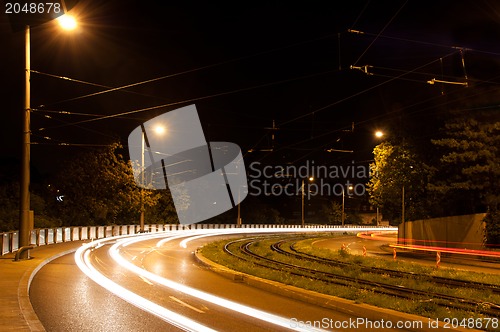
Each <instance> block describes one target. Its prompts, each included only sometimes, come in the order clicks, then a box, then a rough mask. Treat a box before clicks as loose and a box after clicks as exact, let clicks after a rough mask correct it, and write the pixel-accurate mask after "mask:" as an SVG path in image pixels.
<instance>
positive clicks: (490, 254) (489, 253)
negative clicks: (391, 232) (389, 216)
mask: <svg viewBox="0 0 500 332" xmlns="http://www.w3.org/2000/svg"><path fill="white" fill-rule="evenodd" d="M390 247H393V248H399V249H408V250H420V251H431V252H441V253H450V254H460V255H472V256H484V257H496V258H500V252H499V251H489V250H474V249H461V248H447V247H431V246H420V245H399V244H391V245H390Z"/></svg>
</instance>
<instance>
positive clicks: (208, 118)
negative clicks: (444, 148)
mask: <svg viewBox="0 0 500 332" xmlns="http://www.w3.org/2000/svg"><path fill="white" fill-rule="evenodd" d="M3 12H4V11H2V14H1V15H0V47H1V48H0V49H1V52H0V64H1V67H2V70H1V73H2V75H1V87H2V89H1V92H0V94H1V95H0V96H1V100H2V104H1V108H0V111H1V112H2V120H3V121H2V122H1V126H2V129H1V139H2V142H3V143H2V146H1V148H0V151H1V155H2V157H4V158H19V156H20V151H21V135H20V133H21V114H22V108H23V104H22V101H23V94H22V91H23V84H24V83H23V78H24V75H23V54H24V35H23V33H22V32H13V31H12V30H11V28H10V26H9V21H8V18H7V16H6V15H5V14H3ZM70 12H71V13H72V14H74V15H75V16H76V17H77V18H78V20H79V28H78V30H77V31H74V32H61V31H59V30H58V29H57V27H56V25H55V23H54V22H48V23H46V24H44V25H41V26H38V27H34V28H32V30H31V69H32V70H36V71H38V72H41V73H45V74H50V75H56V76H64V77H69V78H72V79H75V80H80V81H83V82H88V83H92V84H97V85H104V86H108V87H121V86H124V85H128V84H133V83H138V82H143V81H146V80H152V79H156V78H161V77H164V78H163V79H159V80H155V81H154V82H150V83H147V84H141V85H137V86H134V87H130V88H127V89H124V90H119V91H114V92H109V93H104V94H100V95H97V96H92V97H86V98H79V99H74V98H76V97H81V96H85V95H88V94H91V93H95V92H99V91H104V90H106V88H103V87H99V86H93V85H89V84H84V83H78V82H75V81H68V80H62V79H60V78H55V77H51V76H47V75H43V74H38V73H33V74H32V82H31V83H32V87H31V89H32V107H33V108H36V109H37V110H35V111H33V114H32V122H31V128H32V134H33V135H32V141H33V142H37V143H41V144H38V145H33V146H32V162H33V165H34V166H35V167H37V168H39V169H40V170H41V171H42V172H50V171H51V170H54V169H58V166H59V165H61V161H62V160H64V159H65V158H67V157H69V156H72V155H75V154H76V153H78V152H79V151H85V150H88V149H91V148H92V145H99V144H108V143H110V142H112V141H114V140H117V139H119V140H121V141H122V142H123V143H126V138H127V136H128V134H129V133H130V131H132V130H133V129H134V128H135V127H136V126H138V125H139V124H140V123H141V122H143V121H146V120H147V119H149V118H152V117H154V116H156V115H159V114H161V113H164V112H166V111H168V110H172V109H175V108H178V107H182V106H186V105H189V104H193V103H195V104H196V106H197V108H198V112H199V116H200V119H201V121H202V125H203V127H204V129H205V135H206V137H207V140H210V141H230V142H234V143H237V144H238V145H240V147H241V148H242V150H243V151H247V150H249V149H254V150H255V152H253V153H250V154H247V155H246V156H245V159H246V160H247V162H248V161H249V160H260V161H263V162H269V163H281V164H284V163H295V164H300V163H303V162H305V161H306V160H319V161H320V162H325V163H342V162H344V163H346V162H350V161H351V160H355V161H356V162H358V161H362V160H366V159H370V158H371V154H370V152H371V150H372V149H373V147H374V146H375V145H376V144H377V141H376V140H375V139H374V138H373V135H372V133H373V131H374V130H375V129H378V128H383V129H384V128H385V129H386V130H391V131H393V134H395V133H394V132H395V131H396V130H401V129H407V131H406V132H405V133H404V134H406V135H411V136H413V137H414V138H416V139H417V140H418V138H419V137H418V136H419V135H421V136H422V139H424V138H427V139H428V135H429V132H430V131H432V130H435V127H436V126H437V125H438V124H439V121H441V120H442V119H440V118H439V114H442V111H443V110H444V109H446V108H447V107H451V105H454V102H456V100H459V99H460V98H464V97H463V96H465V95H468V94H473V93H471V92H470V91H475V90H473V89H479V88H481V87H484V86H489V85H492V86H495V85H497V84H498V82H500V61H499V60H500V2H499V1H495V0H477V1H438V0H437V1H421V0H408V1H404V0H394V1H375V0H372V1H368V0H363V1H343V2H340V1H307V2H306V1H302V2H298V1H262V2H259V1H232V2H229V1H227V2H218V1H210V2H208V1H176V2H172V1H168V2H165V3H162V2H159V1H128V0H125V1H124V0H111V1H89V0H80V1H78V2H77V3H76V5H75V6H74V8H73V9H72V10H71V11H70ZM348 29H352V30H357V31H362V32H364V34H357V33H349V32H348ZM457 47H463V48H467V50H465V51H464V61H465V70H466V71H465V72H464V67H463V65H462V58H461V55H460V50H459V49H458V48H457ZM351 65H354V66H356V67H361V66H365V65H369V66H373V67H370V68H369V70H368V72H369V73H371V74H373V75H366V74H365V73H363V72H362V71H361V70H356V69H354V70H352V69H350V66H351ZM465 73H466V74H467V77H468V81H469V83H470V87H468V88H465V87H463V86H460V85H451V84H444V85H443V84H435V85H430V84H427V83H426V82H427V81H428V80H431V79H432V78H436V79H442V80H446V81H453V82H464V81H465ZM485 81H488V83H486V82H485ZM466 89H467V92H464V90H466ZM478 91H479V90H478ZM41 105H45V106H44V107H42V106H41ZM161 105H166V106H164V107H156V106H161ZM150 107H154V108H153V109H152V110H148V111H141V112H135V113H133V114H129V115H125V116H119V117H113V118H108V119H98V117H92V116H87V115H79V114H77V113H84V114H95V115H117V114H122V113H125V112H130V111H134V110H141V109H146V108H150ZM57 111H64V112H70V113H72V114H58V113H55V112H57ZM47 116H50V118H47ZM90 119H93V121H90V122H81V121H87V120H90ZM273 120H274V121H275V124H276V127H277V128H278V130H276V131H275V140H274V143H273V142H272V139H271V130H270V129H269V128H270V127H272V124H273ZM78 122H80V123H78ZM75 123H77V124H75ZM352 123H354V131H351V129H352ZM40 128H47V129H46V130H42V131H41V130H40ZM44 137H49V138H50V140H48V139H46V138H44ZM57 143H69V144H70V145H69V146H60V145H57ZM71 144H83V145H87V144H88V145H89V146H72V145H71ZM273 146H274V149H273V152H272V153H270V152H265V151H259V150H269V149H270V148H271V147H273ZM331 148H333V149H344V150H353V151H354V153H353V154H346V153H328V152H326V151H325V150H327V149H331Z"/></svg>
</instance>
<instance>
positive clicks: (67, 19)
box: [57, 14, 77, 30]
mask: <svg viewBox="0 0 500 332" xmlns="http://www.w3.org/2000/svg"><path fill="white" fill-rule="evenodd" d="M57 21H58V22H59V25H60V26H61V27H62V28H63V29H64V30H73V29H75V28H76V26H77V24H76V20H75V18H74V17H73V16H71V15H68V14H64V15H62V16H59V17H58V18H57Z"/></svg>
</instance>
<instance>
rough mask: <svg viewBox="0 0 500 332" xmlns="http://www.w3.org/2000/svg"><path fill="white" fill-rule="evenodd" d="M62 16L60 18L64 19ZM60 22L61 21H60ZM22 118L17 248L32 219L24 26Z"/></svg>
mask: <svg viewBox="0 0 500 332" xmlns="http://www.w3.org/2000/svg"><path fill="white" fill-rule="evenodd" d="M64 16H66V15H63V16H61V17H64ZM60 22H61V21H60ZM63 22H65V26H66V28H65V29H66V30H68V28H69V27H70V26H72V28H73V29H74V28H75V27H76V21H75V20H74V19H73V24H70V23H69V22H70V20H69V19H68V17H66V18H65V19H63ZM24 42H25V46H24V52H25V53H24V60H25V68H24V79H25V81H24V82H25V85H24V117H23V148H22V149H23V151H22V156H21V184H20V197H19V200H20V204H19V241H18V243H19V244H18V246H19V248H22V247H25V246H29V245H30V242H31V241H30V234H31V230H32V229H33V226H34V225H33V224H32V219H31V218H30V177H31V175H30V154H31V149H30V148H31V146H30V145H31V138H30V135H31V129H30V112H31V86H30V76H31V68H30V67H31V63H30V62H31V61H30V59H31V56H30V26H29V25H26V27H25V29H24ZM19 257H20V258H22V259H26V258H28V251H23V252H21V254H20V256H19Z"/></svg>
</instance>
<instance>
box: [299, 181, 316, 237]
mask: <svg viewBox="0 0 500 332" xmlns="http://www.w3.org/2000/svg"><path fill="white" fill-rule="evenodd" d="M312 181H314V178H313V177H312V176H311V177H310V178H309V182H312ZM302 227H305V218H304V179H302Z"/></svg>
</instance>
